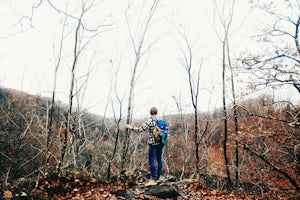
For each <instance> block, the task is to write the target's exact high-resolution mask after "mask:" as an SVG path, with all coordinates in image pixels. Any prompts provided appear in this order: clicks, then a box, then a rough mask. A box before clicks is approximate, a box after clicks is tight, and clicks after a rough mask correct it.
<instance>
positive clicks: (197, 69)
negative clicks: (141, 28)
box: [179, 30, 202, 179]
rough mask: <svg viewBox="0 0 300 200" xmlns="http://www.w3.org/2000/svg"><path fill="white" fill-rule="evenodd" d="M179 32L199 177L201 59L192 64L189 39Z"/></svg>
mask: <svg viewBox="0 0 300 200" xmlns="http://www.w3.org/2000/svg"><path fill="white" fill-rule="evenodd" d="M179 34H180V35H181V37H182V39H183V41H184V48H182V49H181V58H180V59H181V60H180V62H181V65H182V66H183V67H184V69H185V70H186V72H187V75H188V83H189V93H190V95H191V101H192V106H193V111H194V123H193V129H194V142H195V158H196V174H197V176H198V178H199V179H200V166H199V165H200V157H199V146H200V142H201V140H200V139H201V138H202V136H200V133H201V129H200V123H199V113H198V112H199V110H198V103H199V92H200V74H201V68H202V60H201V61H200V63H197V62H195V64H194V61H195V59H194V57H193V56H194V55H193V53H194V52H193V49H192V46H191V44H190V41H189V39H188V37H187V35H186V32H185V31H184V30H179Z"/></svg>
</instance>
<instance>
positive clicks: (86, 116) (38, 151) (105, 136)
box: [0, 88, 300, 198]
mask: <svg viewBox="0 0 300 200" xmlns="http://www.w3.org/2000/svg"><path fill="white" fill-rule="evenodd" d="M0 97H1V104H0V112H1V113H0V116H1V118H0V122H1V124H0V130H1V132H0V136H1V138H0V139H1V140H0V141H1V145H0V148H1V149H0V152H1V155H0V156H1V161H2V162H1V164H0V170H1V188H3V189H4V188H9V186H10V185H12V186H13V188H14V187H17V186H16V184H17V183H18V184H20V183H22V182H24V181H25V180H36V179H37V178H38V177H44V178H45V179H46V177H47V178H49V179H51V177H52V178H53V176H54V175H55V174H64V175H65V176H68V174H70V173H71V174H72V173H74V172H78V173H79V174H81V176H83V177H84V175H83V174H85V176H87V177H93V178H95V179H97V180H99V181H100V180H101V181H102V182H105V181H108V182H118V181H120V177H121V176H120V174H122V173H121V170H125V171H126V174H127V176H129V174H134V172H135V171H136V170H140V171H143V170H144V171H147V170H148V166H147V148H145V147H146V146H147V134H146V133H141V134H136V133H131V135H130V145H129V146H128V152H129V153H128V154H127V156H126V165H124V166H123V169H122V168H121V167H122V154H123V152H122V150H123V146H122V145H123V141H124V140H125V129H124V128H123V127H124V122H122V123H120V127H119V129H118V128H117V127H116V122H115V120H114V119H113V118H111V119H108V118H107V119H105V118H103V117H100V116H96V115H94V114H90V113H84V112H81V113H77V114H76V115H74V116H76V118H75V119H77V121H76V122H74V123H73V124H72V130H71V131H70V132H68V134H67V147H66V149H65V155H64V156H65V158H64V160H63V164H62V165H61V164H60V162H61V157H62V151H63V150H64V139H65V138H64V137H65V128H64V127H65V125H64V123H65V122H66V112H67V111H66V110H67V108H66V105H63V104H60V105H59V104H57V106H56V107H55V110H56V111H55V114H54V118H53V122H52V134H51V136H50V137H49V136H48V134H47V125H48V124H49V116H48V115H47V110H48V106H49V104H50V102H51V101H50V99H47V98H43V97H39V96H34V95H29V94H27V93H24V92H20V91H16V90H12V89H6V88H1V90H0ZM230 107H231V108H232V106H230ZM299 109H300V108H299V107H294V106H292V105H291V104H290V103H288V102H275V101H274V99H273V98H272V97H271V96H265V95H262V96H260V97H258V98H255V99H249V100H245V101H242V102H239V106H238V109H237V113H238V116H239V124H240V126H239V133H238V134H235V133H234V131H233V130H234V120H230V118H232V119H233V112H232V109H231V110H230V111H229V113H228V130H229V133H228V141H227V143H226V145H227V156H228V157H227V159H228V169H229V172H230V180H231V181H232V182H233V183H232V188H243V189H244V190H245V191H248V192H249V193H254V194H256V195H257V196H262V195H263V194H265V193H267V194H269V195H270V197H272V198H273V197H274V196H276V195H278V194H281V195H283V194H285V195H287V196H288V197H293V196H294V197H295V198H296V196H295V195H296V194H297V192H299V180H300V161H299V157H300V151H299V139H300V138H299V122H298V121H295V116H297V117H298V115H299ZM199 114H200V115H201V117H200V119H199V122H200V125H199V126H200V127H201V130H202V131H201V132H200V135H199V136H200V139H199V162H198V161H197V160H196V156H195V139H194V133H193V131H191V130H193V114H178V115H169V116H164V118H165V119H166V120H167V121H168V122H169V125H170V132H171V137H170V138H169V139H168V145H167V146H166V148H165V153H164V169H163V176H164V177H168V176H173V177H176V179H178V180H184V179H196V180H197V179H198V180H199V181H200V183H201V184H203V185H208V186H209V187H214V188H217V189H219V190H228V189H229V182H228V178H227V175H226V165H225V162H224V149H223V143H224V131H223V123H222V120H223V119H222V109H219V110H215V111H214V112H211V113H199ZM297 119H299V117H298V118H297ZM135 121H136V124H137V125H139V124H141V123H142V122H143V120H142V119H136V120H135ZM47 137H49V140H48V138H47ZM48 141H49V144H51V145H49V144H47V142H48ZM236 143H238V147H239V154H238V155H239V163H238V164H239V165H238V171H237V172H238V174H237V177H238V179H236V178H237V177H236V176H235V172H236V169H237V168H236V159H237V158H236V149H235V148H236ZM197 164H198V165H199V168H198V170H199V171H197V167H196V165H197ZM60 165H61V169H59V166H60ZM59 170H60V171H59ZM75 174H76V173H75ZM56 176H57V175H56ZM77 176H78V175H77ZM54 177H55V176H54ZM86 179H87V178H86ZM88 181H90V179H88ZM49 182H50V180H49ZM32 184H33V185H27V186H25V185H21V186H20V185H19V186H18V187H21V188H19V190H20V191H18V190H16V191H15V192H16V193H18V192H21V191H23V192H24V190H25V191H27V192H28V191H30V190H33V189H35V190H41V188H40V187H39V186H38V181H37V180H36V181H35V182H33V183H32ZM35 184H37V185H35ZM25 188H26V189H25ZM15 189H16V188H15ZM52 189H53V188H52ZM4 191H5V190H2V191H1V192H2V195H3V192H4ZM49 191H51V189H49ZM54 191H55V190H54ZM58 191H59V190H58ZM52 192H53V191H52Z"/></svg>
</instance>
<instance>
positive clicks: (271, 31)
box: [243, 0, 300, 93]
mask: <svg viewBox="0 0 300 200" xmlns="http://www.w3.org/2000/svg"><path fill="white" fill-rule="evenodd" d="M253 7H254V8H256V11H257V10H259V11H262V12H263V13H262V14H265V15H266V17H268V18H269V19H270V20H269V22H268V23H264V25H263V27H262V30H263V32H262V33H261V34H259V35H256V36H255V37H254V38H256V39H257V40H258V41H259V42H260V43H261V44H262V47H261V49H262V51H261V52H259V53H257V52H249V55H248V56H247V57H245V58H243V69H244V70H245V71H246V72H250V74H252V77H253V78H255V79H254V80H255V83H251V85H250V86H251V88H252V89H253V90H258V89H264V88H270V87H273V88H274V87H275V88H278V87H281V86H284V85H287V86H293V87H294V88H295V89H296V90H297V91H298V93H300V83H299V80H300V74H299V70H298V69H299V66H300V59H299V54H300V44H299V31H300V16H299V9H300V2H299V0H293V1H283V0H280V1H276V3H273V2H272V1H264V3H261V2H259V3H253ZM282 7H284V8H285V9H282ZM259 14H261V13H259Z"/></svg>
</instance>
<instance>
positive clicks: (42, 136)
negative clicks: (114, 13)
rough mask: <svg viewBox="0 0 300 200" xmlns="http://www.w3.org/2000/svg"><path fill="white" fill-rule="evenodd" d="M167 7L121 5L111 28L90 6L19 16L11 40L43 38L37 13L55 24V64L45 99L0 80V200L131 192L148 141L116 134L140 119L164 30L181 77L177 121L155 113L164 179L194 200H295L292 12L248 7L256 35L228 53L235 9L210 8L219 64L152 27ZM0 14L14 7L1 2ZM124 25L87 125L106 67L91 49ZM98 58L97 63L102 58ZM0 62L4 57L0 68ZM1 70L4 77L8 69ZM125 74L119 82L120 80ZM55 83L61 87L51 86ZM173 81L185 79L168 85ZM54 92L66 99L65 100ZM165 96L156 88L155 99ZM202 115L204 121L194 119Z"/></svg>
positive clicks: (37, 7)
mask: <svg viewBox="0 0 300 200" xmlns="http://www.w3.org/2000/svg"><path fill="white" fill-rule="evenodd" d="M104 2H105V3H108V4H106V5H109V1H101V3H104ZM165 2H168V1H163V0H153V1H128V2H127V3H128V4H127V6H126V5H125V7H124V9H125V10H124V13H122V14H123V15H122V16H123V18H122V23H117V26H114V23H113V20H112V21H109V22H107V21H106V19H104V18H102V17H103V16H101V17H99V18H94V17H93V16H95V13H98V14H101V12H98V11H99V8H100V10H101V8H102V7H101V6H100V5H102V4H101V3H100V2H98V1H90V0H86V1H84V0H82V1H80V3H78V2H76V3H74V2H73V3H71V2H66V3H65V4H64V5H63V4H61V2H60V3H58V2H56V1H52V0H47V1H42V0H40V1H34V3H33V4H32V5H31V9H30V12H29V15H28V14H26V13H18V12H17V13H18V14H17V17H18V19H19V20H18V21H17V23H16V24H17V25H20V26H16V27H21V28H20V30H17V33H19V34H21V33H22V31H25V29H26V28H24V27H25V25H28V30H32V29H34V27H38V28H40V30H44V29H43V27H44V26H40V24H39V23H38V22H37V21H35V20H37V19H38V17H36V16H39V14H41V13H42V12H41V11H43V9H45V8H49V9H50V10H51V11H52V14H53V16H54V15H55V19H56V20H58V21H60V23H58V25H57V24H56V25H55V26H56V28H55V31H54V33H55V34H54V35H55V36H54V37H55V40H53V41H51V42H52V43H51V44H52V48H53V52H52V53H53V60H52V61H49V62H48V61H46V60H43V63H44V64H45V65H46V64H49V63H50V65H51V67H50V68H51V69H52V71H53V74H52V75H53V77H52V78H53V79H52V81H47V80H45V81H42V83H44V82H45V83H49V82H50V83H51V89H50V91H49V92H48V94H50V95H49V97H43V96H42V95H31V94H29V93H26V92H24V91H18V90H15V89H10V87H4V86H5V80H2V79H1V80H0V81H1V82H0V83H1V88H0V100H1V101H0V114H1V115H0V142H1V146H0V148H1V149H0V158H1V164H0V171H1V177H0V181H1V182H0V184H1V195H2V196H4V197H5V198H12V197H17V196H22V195H24V194H26V196H27V197H28V195H29V194H31V193H32V195H34V196H32V197H33V198H34V197H36V198H42V197H45V196H50V197H53V195H57V194H64V195H65V194H66V193H67V192H69V191H70V190H74V188H72V187H73V186H74V183H76V184H79V185H80V184H83V183H86V182H88V183H89V184H91V183H96V182H97V183H106V184H112V183H121V187H122V188H123V189H126V188H129V187H130V185H132V184H135V182H134V181H132V180H131V179H130V177H134V175H133V174H135V173H136V172H137V171H142V170H147V168H148V166H147V156H146V155H147V148H145V146H146V141H147V138H146V134H135V133H132V132H131V131H130V130H128V129H124V125H125V124H126V123H128V124H135V125H136V126H138V125H141V124H142V122H143V120H144V119H140V118H135V117H134V116H136V115H135V113H136V112H137V109H136V108H141V103H140V101H137V99H138V97H141V96H142V95H144V94H146V93H144V92H143V91H145V87H147V84H146V85H144V83H145V82H146V81H148V78H147V77H148V76H147V73H143V72H151V70H149V68H147V67H146V66H147V64H148V62H149V63H151V62H150V61H151V56H150V55H151V54H155V51H154V49H155V46H156V45H158V44H159V43H163V41H164V37H163V36H164V33H163V32H159V33H157V32H156V31H155V30H157V29H154V28H153V27H155V24H156V23H158V22H162V21H163V22H164V23H162V24H160V26H158V28H159V29H161V28H162V27H164V25H166V24H172V26H170V27H172V30H173V32H172V37H174V38H175V41H178V44H177V45H178V52H177V57H173V58H172V60H177V61H178V63H179V66H180V67H181V68H182V69H183V72H184V73H185V77H186V79H185V81H186V84H185V85H184V87H183V89H182V90H183V91H182V93H180V94H178V95H176V96H172V97H171V99H172V100H173V103H174V106H173V107H174V109H173V110H176V112H172V114H171V113H166V112H164V111H163V110H164V108H162V109H159V110H160V111H161V112H160V114H161V115H163V117H164V118H165V119H166V121H167V122H168V123H169V127H170V132H171V137H170V138H169V140H168V145H167V146H166V149H165V154H164V172H163V173H164V176H172V177H175V179H177V180H187V179H191V180H194V182H195V183H197V184H196V185H197V187H195V188H194V189H199V188H205V187H209V188H210V187H211V188H216V189H218V190H224V191H225V190H228V191H240V190H241V191H242V192H241V193H249V194H251V195H255V197H260V196H264V195H266V196H264V197H266V198H270V199H274V198H285V197H286V198H295V199H296V198H297V195H298V193H299V192H300V188H299V174H300V155H299V153H300V142H299V139H300V138H299V137H300V135H299V130H300V129H299V125H300V124H299V110H300V108H299V101H298V99H299V98H298V97H299V94H300V82H299V80H300V71H299V67H300V60H299V54H300V44H299V38H300V37H299V26H300V16H299V8H300V3H299V1H298V0H282V1H276V3H274V2H273V1H269V0H255V1H252V0H251V1H249V5H248V6H249V8H251V9H253V10H255V12H257V14H258V16H259V17H260V20H262V22H263V23H261V24H260V28H261V31H260V32H259V33H257V32H256V35H253V36H252V37H251V38H252V39H253V41H254V42H253V43H251V44H252V45H253V46H252V48H249V47H247V48H245V49H243V47H244V45H245V44H244V43H240V44H236V43H233V39H234V37H233V35H234V33H236V31H237V30H238V29H239V28H238V27H239V25H238V24H235V23H234V22H235V19H236V17H235V15H234V13H235V11H236V8H235V3H236V2H235V1H234V0H231V1H226V2H225V1H221V0H216V1H213V2H212V4H211V6H212V7H209V9H211V11H212V12H211V13H213V14H212V15H209V16H208V19H209V20H208V21H209V23H210V26H211V28H213V29H214V31H215V32H214V35H215V36H216V37H215V38H216V41H214V42H216V43H214V44H217V45H216V46H213V45H212V46H213V51H215V52H217V53H216V54H213V55H212V53H210V52H206V54H204V53H203V52H204V51H199V48H200V46H205V45H202V44H201V42H200V43H197V44H196V43H194V42H195V38H193V36H192V35H193V34H196V35H197V33H196V32H190V31H189V29H188V26H187V25H186V24H182V23H180V22H179V21H177V22H176V21H172V22H170V21H169V20H170V18H167V17H165V16H162V15H159V16H156V14H157V12H158V10H160V9H163V8H167V7H168V6H166V5H167V4H166V5H164V4H163V3H165ZM3 5H9V6H8V8H12V7H13V4H10V3H8V2H5V3H4V4H3ZM104 5H105V4H104ZM135 5H138V6H137V7H135V8H136V9H138V10H139V9H140V10H139V14H140V15H139V16H138V18H137V15H136V12H135V11H136V10H134V9H133V8H134V6H135ZM163 5H164V6H163ZM163 11H166V10H163ZM14 13H15V12H14ZM54 13H55V14H54ZM162 13H163V12H162ZM208 13H210V12H208ZM208 13H207V14H208ZM160 14H161V13H160ZM53 19H54V18H53ZM172 19H173V18H172ZM54 21H55V20H54ZM116 21H118V20H116ZM204 21H205V20H204ZM46 24H47V23H44V24H43V25H45V26H46ZM121 24H122V25H123V26H122V28H124V27H126V28H127V35H126V37H124V38H125V41H123V42H125V44H126V47H127V48H124V49H123V51H124V52H126V53H120V54H117V53H116V54H117V55H115V57H114V58H116V59H109V64H108V65H109V67H110V68H109V70H108V71H109V72H110V76H109V78H107V79H109V81H108V82H109V83H108V84H103V85H102V83H103V82H100V79H101V78H99V82H97V85H101V86H104V87H103V88H106V89H108V91H109V92H108V93H105V92H103V91H97V94H98V95H100V97H99V96H98V98H99V99H102V100H101V101H100V100H99V99H98V101H100V102H101V103H100V104H101V106H102V108H104V111H103V115H101V116H99V115H95V114H91V113H89V112H88V111H87V109H85V107H84V105H86V104H85V103H86V102H87V101H86V100H87V99H88V98H87V96H86V94H87V93H88V91H89V89H90V84H89V83H90V81H91V77H93V73H95V72H96V71H97V70H96V67H99V66H101V67H102V65H101V64H99V63H102V62H101V59H104V58H102V56H103V57H105V56H107V55H104V54H102V53H100V52H101V51H99V49H98V48H99V46H101V45H100V44H102V43H101V39H102V38H101V37H103V36H104V35H105V34H107V33H108V35H110V33H114V34H116V32H111V31H112V30H116V28H117V27H118V26H121ZM124 25H125V26H124ZM233 25H235V26H233ZM240 25H241V24H240ZM14 27H15V26H14ZM156 28H157V27H156ZM48 29H51V26H50V25H49V27H48ZM48 29H45V30H48ZM18 31H19V32H18ZM193 31H195V30H193ZM198 31H199V30H198ZM249 31H250V29H249ZM252 31H253V30H252ZM104 33H105V34H104ZM121 33H122V34H123V33H124V32H121ZM156 33H157V34H158V35H157V34H156ZM201 33H203V32H201ZM17 35H18V34H15V33H9V35H5V36H3V37H1V38H0V42H4V41H6V40H7V41H10V40H11V39H12V38H14V37H17ZM237 35H239V36H240V35H241V34H237ZM235 36H236V35H235ZM116 38H117V37H115V38H114V39H116ZM199 38H205V37H204V36H201V37H199ZM48 39H49V38H48ZM245 39H247V40H248V39H249V38H245ZM102 42H104V41H102ZM202 42H203V41H202ZM106 45H108V44H106ZM198 45H200V46H198ZM237 47H241V48H240V49H238V48H237ZM112 48H117V47H115V46H114V47H112ZM158 49H159V48H156V49H155V50H157V51H158ZM101 50H103V52H105V51H104V50H110V47H109V46H106V47H105V48H104V47H103V49H101ZM168 51H169V50H168ZM117 52H118V51H117ZM24 53H25V52H24ZM202 53H203V54H202ZM41 55H42V54H41ZM207 55H210V56H207ZM6 57H8V54H7V55H6V54H4V56H2V57H1V60H2V61H3V60H5V58H6ZM99 58H101V59H100V60H98V59H99ZM208 58H210V59H213V60H217V61H218V62H217V63H213V65H212V63H210V62H207V59H208ZM14 59H15V58H14ZM1 60H0V61H1ZM16 60H17V59H16ZM36 60H38V57H36ZM27 64H28V63H27ZM27 64H26V65H27ZM152 64H153V63H152ZM10 65H11V64H10ZM10 65H9V66H4V67H5V68H6V67H9V69H10V67H11V68H13V67H12V66H10ZM103 65H105V64H103ZM149 66H150V64H149ZM152 66H153V65H152ZM212 66H214V67H218V68H217V70H216V71H217V72H218V73H219V74H218V76H217V77H214V81H216V82H215V84H213V85H210V84H206V82H205V81H203V80H202V79H203V78H205V77H206V76H208V75H209V74H207V73H204V72H205V69H206V70H207V69H209V68H210V67H212ZM30 67H31V66H28V68H30ZM32 67H34V66H32ZM106 67H107V66H106ZM103 69H104V66H103ZM214 69H215V68H214ZM147 70H148V71H147ZM103 71H105V70H103ZM103 71H102V72H103ZM154 71H155V70H154ZM174 71H175V70H174ZM127 72H128V73H127ZM125 73H126V76H125V77H126V78H125V79H121V74H123V75H124V74H125ZM155 75H157V76H158V74H155ZM61 77H63V81H61V80H60V81H59V78H61ZM66 77H68V79H67V78H66ZM151 77H152V76H151ZM154 77H155V76H154ZM158 77H159V76H158ZM181 77H182V74H181V75H180V76H178V77H172V78H173V79H176V80H177V79H179V78H181ZM36 78H38V77H36ZM48 78H49V77H48ZM123 78H124V77H123ZM157 80H161V79H159V78H158V79H157ZM157 80H152V81H153V82H156V81H157ZM153 82H152V83H153ZM2 83H3V84H2ZM2 85H3V86H2ZM62 85H64V87H66V88H67V89H66V90H65V91H63V92H62V89H61V87H62ZM163 85H164V84H161V85H156V87H154V89H157V90H158V89H160V88H159V87H162V88H163ZM106 86H107V87H106ZM41 87H42V86H41ZM215 87H219V89H220V90H218V92H219V93H220V95H218V98H217V99H218V101H219V102H221V106H216V105H211V104H213V103H214V102H213V101H210V100H209V101H208V103H207V102H206V101H204V99H205V98H206V97H207V94H208V96H209V98H211V99H213V97H215V96H214V95H213V91H214V88H215ZM103 88H101V89H103ZM152 89H153V88H152ZM45 90H46V89H45ZM103 90H104V89H103ZM282 90H284V92H283V93H282V92H280V91H282ZM290 91H293V94H294V95H293V96H292V97H293V100H292V99H290V98H291V96H289V95H288V94H291V93H290ZM139 92H141V93H139ZM277 92H278V93H277ZM279 92H280V93H279ZM62 94H63V96H65V97H67V100H66V101H64V103H61V102H60V100H61V99H60V97H61V95H62ZM152 96H154V95H150V96H145V98H151V97H152ZM168 98H169V99H170V96H168ZM103 99H104V100H103ZM187 101H188V102H189V103H186V102H187ZM204 102H205V103H204ZM203 104H204V105H207V107H208V108H210V110H209V111H207V112H202V111H200V106H201V105H202V106H203ZM151 106H153V105H151ZM211 108H214V109H211ZM108 112H110V114H109V115H108ZM53 180H54V181H53ZM84 181H86V182H84ZM83 185H84V184H83ZM77 186H78V185H77ZM212 193H213V192H211V193H210V194H212ZM214 193H215V194H216V193H218V192H214Z"/></svg>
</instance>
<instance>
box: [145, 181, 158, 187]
mask: <svg viewBox="0 0 300 200" xmlns="http://www.w3.org/2000/svg"><path fill="white" fill-rule="evenodd" d="M156 184H157V183H156V181H155V180H150V181H149V182H148V183H146V184H145V186H146V187H148V186H151V185H156Z"/></svg>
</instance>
